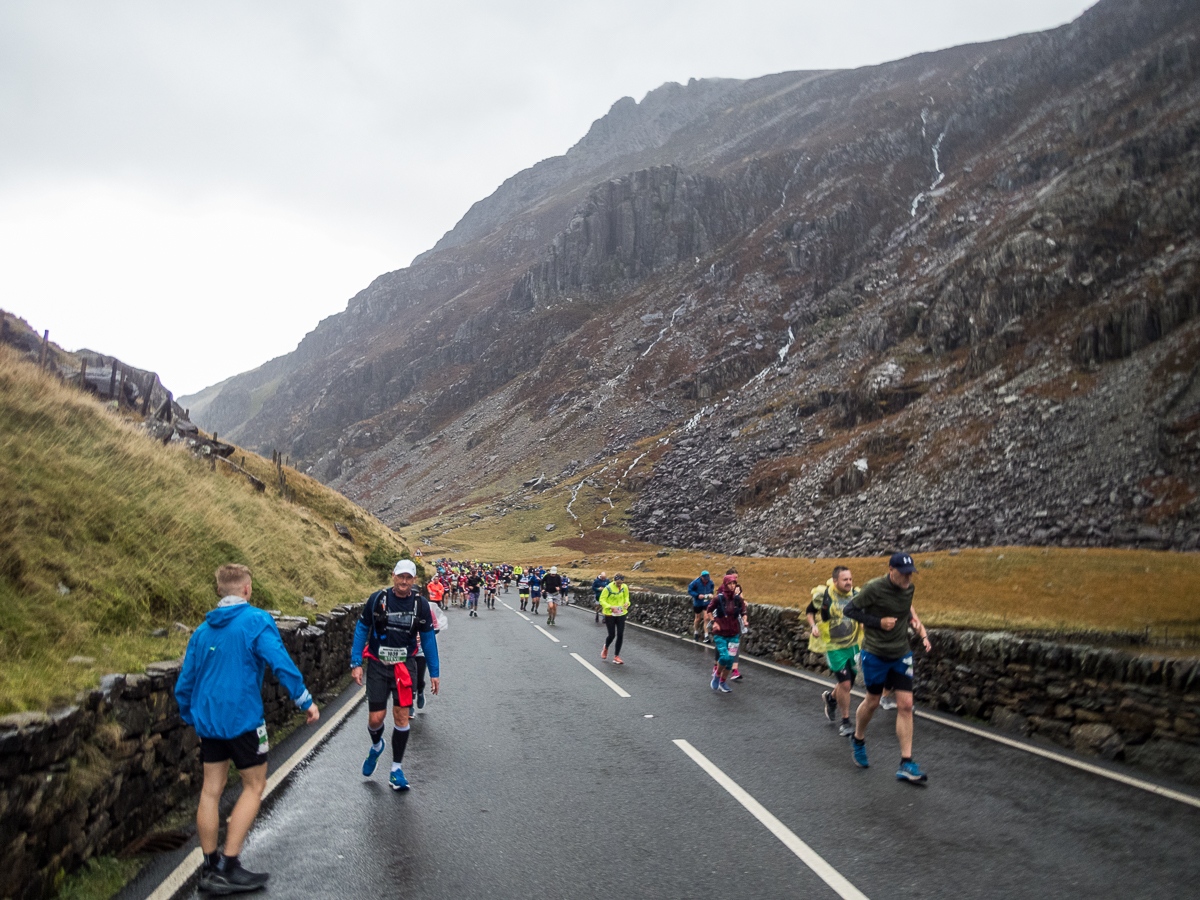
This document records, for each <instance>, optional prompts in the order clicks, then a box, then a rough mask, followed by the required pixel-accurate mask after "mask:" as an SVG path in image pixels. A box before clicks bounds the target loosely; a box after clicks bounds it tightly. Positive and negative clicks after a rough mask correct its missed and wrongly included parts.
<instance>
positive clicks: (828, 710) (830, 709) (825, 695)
mask: <svg viewBox="0 0 1200 900" xmlns="http://www.w3.org/2000/svg"><path fill="white" fill-rule="evenodd" d="M821 699H822V700H824V701H825V718H826V719H828V720H829V724H830V725H832V724H833V723H834V722H836V721H837V719H835V718H834V717H833V716H834V713H836V712H837V700H835V699H833V692H832V691H821Z"/></svg>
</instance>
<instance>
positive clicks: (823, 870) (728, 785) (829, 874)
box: [673, 741, 867, 900]
mask: <svg viewBox="0 0 1200 900" xmlns="http://www.w3.org/2000/svg"><path fill="white" fill-rule="evenodd" d="M673 743H674V744H675V746H676V747H678V748H679V749H680V750H682V751H683V752H684V753H686V754H687V755H688V756H690V757H691V758H692V760H693V762H695V763H696V765H698V766H699V767H700V768H702V769H703V770H704V771H705V772H707V773H708V775H709V777H711V778H712V780H713V781H715V782H716V783H717V784H719V785H720V786H721V787H723V788H725V790H726V791H728V792H729V794H730V795H731V796H732V797H733V799H734V800H736V801H737V802H738V803H740V804H742V806H744V807H745V808H746V810H747V811H748V812H749V813H750V815H752V816H754V818H756V819H758V821H760V822H761V823H762V824H763V825H765V826H766V828H767V830H768V831H769V832H771V834H773V835H775V837H777V838H778V839H779V840H780V842H781V843H782V844H783V845H784V846H785V847H787V848H788V849H789V850H791V851H792V852H793V853H795V854H796V855H797V856H798V857H800V861H801V862H803V863H804V864H805V865H806V866H808V867H809V868H810V869H812V870H813V872H815V873H816V874H817V877H818V878H820V879H821V880H822V881H824V882H825V883H826V884H827V885H829V886H830V887H831V888H833V890H834V891H835V892H836V893H837V895H838V896H839V897H841V898H843V900H867V896H866V895H865V894H864V893H863V892H862V891H860V890H859V889H858V888H856V887H855V886H854V885H852V884H851V883H850V882H849V881H847V880H846V879H845V878H844V877H843V876H842V874H841V873H840V872H839V871H838V870H837V869H835V868H834V867H833V866H831V865H830V864H829V863H827V862H825V860H824V859H823V858H822V857H821V855H820V854H819V853H817V851H815V850H813V848H812V847H810V846H808V844H806V843H804V841H802V840H800V838H798V837H796V835H795V833H794V832H793V831H792V830H791V829H790V828H788V827H787V826H786V825H784V824H783V823H782V822H780V821H779V820H778V819H777V818H775V817H774V816H773V815H771V813H770V812H768V811H767V808H766V807H765V806H763V805H762V804H761V803H759V802H758V801H757V800H755V799H754V798H753V797H751V796H750V795H749V794H748V793H746V791H745V789H743V788H742V786H741V785H739V784H738V783H737V782H736V781H734V780H733V779H732V778H730V777H729V776H728V775H726V774H725V773H724V772H722V771H721V770H720V769H718V768H717V767H716V766H714V765H713V764H712V763H711V762H709V760H708V758H707V757H706V756H705V755H704V754H703V753H701V752H700V751H699V750H697V749H696V748H695V747H693V746H692V745H691V744H689V743H688V742H687V741H674V742H673Z"/></svg>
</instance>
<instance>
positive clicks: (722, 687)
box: [717, 681, 733, 694]
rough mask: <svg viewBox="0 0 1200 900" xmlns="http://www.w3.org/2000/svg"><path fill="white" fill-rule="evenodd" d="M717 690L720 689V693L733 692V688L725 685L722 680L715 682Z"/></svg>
mask: <svg viewBox="0 0 1200 900" xmlns="http://www.w3.org/2000/svg"><path fill="white" fill-rule="evenodd" d="M717 690H718V691H720V692H721V693H722V694H732V693H733V688H731V687H730V686H729V685H727V684H726V683H725V682H723V681H722V682H719V683H718V684H717Z"/></svg>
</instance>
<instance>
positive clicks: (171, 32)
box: [0, 0, 1090, 395]
mask: <svg viewBox="0 0 1200 900" xmlns="http://www.w3.org/2000/svg"><path fill="white" fill-rule="evenodd" d="M1089 5H1090V3H1088V2H1081V0H970V2H968V0H928V2H926V0H856V2H841V3H839V2H828V0H826V2H821V3H817V2H810V0H737V2H732V0H730V2H721V0H679V2H676V0H607V2H604V3H600V2H596V0H589V2H586V3H577V2H571V0H520V2H509V0H440V2H435V3H424V4H416V3H409V2H402V0H393V2H382V0H378V2H377V0H342V2H337V0H274V2H266V0H237V2H220V0H205V2H203V3H196V2H173V0H148V2H133V0H106V2H93V0H75V2H56V0H28V2H26V0H0V308H3V309H5V310H7V311H9V312H14V313H16V314H18V315H20V316H22V317H24V318H25V319H26V320H27V321H29V323H30V324H31V325H32V326H33V327H34V328H36V329H38V330H39V331H41V330H43V329H47V328H48V329H49V330H50V336H51V339H52V340H55V341H57V342H58V343H59V344H61V345H62V346H64V347H66V348H67V349H71V350H75V349H79V348H81V347H88V348H91V349H94V350H97V351H103V352H106V353H113V354H116V355H117V356H119V357H121V358H122V359H123V360H125V361H127V362H129V363H131V364H133V365H136V366H140V367H142V368H148V369H153V370H155V371H157V372H158V373H159V374H160V376H161V377H162V379H163V382H164V383H165V384H166V385H167V387H168V388H170V389H172V390H173V391H174V392H175V393H176V394H177V395H180V394H185V393H190V392H194V391H197V390H199V389H201V388H203V387H205V386H207V385H209V384H213V383H215V382H217V381H220V380H222V379H224V378H227V377H228V376H230V375H234V374H236V373H238V372H242V371H245V370H247V369H251V368H254V367H255V366H257V365H259V364H261V363H262V362H264V361H266V360H268V359H270V358H272V357H274V356H278V355H280V354H282V353H286V352H288V351H290V350H292V349H293V348H294V347H295V346H296V344H297V342H298V341H299V340H300V339H301V338H302V337H303V336H304V335H305V334H306V333H307V332H309V331H311V330H312V329H313V327H315V326H316V324H317V322H318V321H319V320H320V319H322V318H323V317H325V316H328V315H330V314H332V313H336V312H339V311H341V310H343V309H344V308H345V306H346V302H347V300H349V298H350V297H352V296H353V295H354V294H355V293H357V292H358V291H359V290H361V289H362V288H363V287H365V286H366V285H367V284H368V283H369V282H370V281H371V279H373V278H374V277H375V276H377V275H379V274H382V273H383V272H387V271H390V270H392V269H397V268H401V267H403V266H406V265H408V264H409V262H410V261H411V260H412V258H413V257H414V256H416V255H417V254H418V253H421V252H423V251H425V250H427V249H429V248H430V247H431V246H433V244H434V243H435V242H436V241H437V240H438V239H439V238H440V237H441V236H442V235H443V234H444V233H445V232H446V231H448V230H449V229H450V228H452V227H453V226H454V223H455V222H457V221H458V219H459V218H461V217H462V215H463V214H464V213H465V212H466V210H467V209H468V208H469V207H470V205H471V204H472V203H473V202H475V201H476V200H479V199H481V198H482V197H485V196H487V195H488V194H490V193H491V192H492V191H493V190H495V188H496V187H498V186H499V184H500V183H501V182H502V181H503V180H504V179H505V178H507V177H508V176H510V175H512V174H514V173H516V172H518V171H519V170H521V169H523V168H526V167H528V166H530V165H533V164H534V163H536V162H538V161H539V160H542V159H545V158H546V157H550V156H557V155H559V154H561V153H563V152H565V151H566V150H567V149H568V148H569V147H570V146H571V145H572V144H574V143H575V142H576V141H578V140H579V139H580V138H581V137H582V136H583V135H584V134H585V133H586V132H587V129H588V128H589V126H590V125H591V123H592V122H593V121H594V120H595V119H597V118H599V117H600V116H602V115H604V114H605V113H606V112H607V111H608V109H609V107H610V106H611V105H612V104H613V103H614V102H615V101H616V100H618V99H619V98H621V97H623V96H631V97H633V98H635V99H636V100H638V101H640V100H641V99H642V98H643V97H644V96H645V95H646V93H647V92H648V91H650V90H653V89H654V88H656V87H658V86H659V85H660V84H663V83H664V82H667V81H678V82H681V83H686V81H687V80H688V79H689V78H706V77H728V78H752V77H756V76H759V75H766V74H769V73H773V72H782V71H788V70H794V69H818V68H821V69H823V68H835V67H841V68H852V67H855V66H863V65H871V64H875V63H879V62H885V61H887V60H891V59H898V58H901V57H904V56H909V55H911V54H913V53H918V52H921V51H925V50H937V49H941V48H943V47H949V46H954V45H956V44H963V43H970V42H975V41H984V40H991V39H995V38H1000V37H1006V36H1009V35H1012V34H1017V33H1020V32H1025V31H1037V30H1041V29H1045V28H1050V27H1054V26H1056V25H1060V24H1062V23H1064V22H1067V21H1070V20H1071V19H1073V18H1075V17H1076V16H1078V15H1079V13H1080V12H1082V11H1083V10H1084V9H1085V8H1086V7H1087V6H1089Z"/></svg>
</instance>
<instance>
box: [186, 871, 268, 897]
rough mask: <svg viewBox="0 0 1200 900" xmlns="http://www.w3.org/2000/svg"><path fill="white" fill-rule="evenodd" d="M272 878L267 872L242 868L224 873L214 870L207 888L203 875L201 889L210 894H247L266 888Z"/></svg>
mask: <svg viewBox="0 0 1200 900" xmlns="http://www.w3.org/2000/svg"><path fill="white" fill-rule="evenodd" d="M270 877H271V876H270V875H268V874H267V873H266V872H251V871H250V870H249V869H243V868H242V867H241V866H238V867H237V868H236V869H227V870H226V871H224V872H221V871H219V870H217V869H213V870H212V874H211V875H209V877H208V886H207V887H205V886H204V884H203V878H204V876H203V874H202V875H201V887H202V888H203V889H204V890H207V891H208V892H209V893H210V894H245V893H248V892H250V891H257V890H261V889H262V888H264V887H266V886H267V879H269V878H270Z"/></svg>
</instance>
